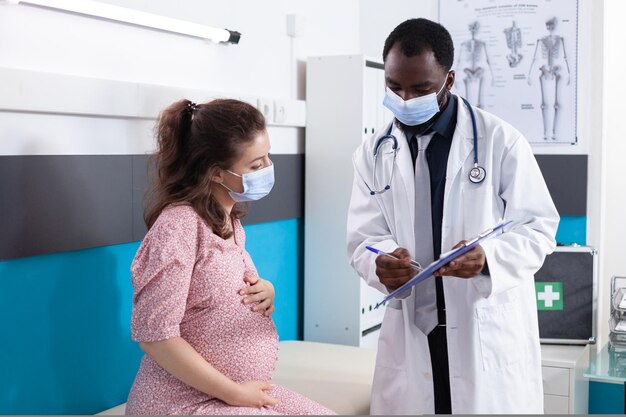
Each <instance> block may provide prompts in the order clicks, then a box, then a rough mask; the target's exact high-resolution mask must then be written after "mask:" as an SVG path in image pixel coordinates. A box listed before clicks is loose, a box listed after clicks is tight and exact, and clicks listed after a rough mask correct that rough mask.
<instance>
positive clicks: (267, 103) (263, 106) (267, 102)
mask: <svg viewBox="0 0 626 417" xmlns="http://www.w3.org/2000/svg"><path fill="white" fill-rule="evenodd" d="M256 108H257V109H259V111H260V112H261V113H262V114H263V116H265V121H266V122H267V123H270V122H272V121H273V119H274V101H273V100H271V99H266V98H259V99H257V104H256Z"/></svg>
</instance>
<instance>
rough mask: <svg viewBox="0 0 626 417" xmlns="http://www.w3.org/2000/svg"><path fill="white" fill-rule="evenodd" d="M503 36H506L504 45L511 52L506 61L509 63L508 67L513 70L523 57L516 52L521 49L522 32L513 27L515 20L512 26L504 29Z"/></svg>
mask: <svg viewBox="0 0 626 417" xmlns="http://www.w3.org/2000/svg"><path fill="white" fill-rule="evenodd" d="M504 35H505V36H506V45H507V46H508V48H509V49H510V50H511V53H510V54H508V55H507V56H506V59H507V61H509V66H510V67H511V68H514V67H516V66H517V64H519V62H520V61H521V60H522V58H523V55H522V54H520V53H519V52H517V50H518V49H520V48H521V47H522V31H521V30H520V29H519V28H518V27H517V26H516V25H515V20H514V21H513V26H511V27H510V28H506V29H504Z"/></svg>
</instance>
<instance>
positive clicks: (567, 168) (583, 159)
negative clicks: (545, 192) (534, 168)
mask: <svg viewBox="0 0 626 417" xmlns="http://www.w3.org/2000/svg"><path fill="white" fill-rule="evenodd" d="M535 158H536V159H537V163H538V164H539V168H541V172H542V173H543V177H544V178H545V180H546V184H547V185H548V189H549V190H550V194H551V195H552V199H553V200H554V204H555V205H556V208H557V210H558V211H559V214H560V215H561V216H586V215H587V155H535Z"/></svg>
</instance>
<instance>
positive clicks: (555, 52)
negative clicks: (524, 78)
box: [528, 17, 570, 141]
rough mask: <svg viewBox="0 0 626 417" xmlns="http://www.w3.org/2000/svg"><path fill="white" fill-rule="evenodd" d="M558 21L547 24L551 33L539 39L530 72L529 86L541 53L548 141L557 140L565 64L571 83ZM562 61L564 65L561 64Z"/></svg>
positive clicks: (544, 118) (544, 131)
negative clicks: (557, 29)
mask: <svg viewBox="0 0 626 417" xmlns="http://www.w3.org/2000/svg"><path fill="white" fill-rule="evenodd" d="M556 22H557V19H556V17H553V18H552V19H550V20H548V21H547V22H546V29H547V30H548V32H549V33H550V34H549V35H548V36H545V37H543V38H541V39H537V45H536V46H535V54H534V56H533V61H532V62H531V63H530V69H529V70H528V85H531V83H532V77H531V74H532V69H533V65H534V63H535V61H536V60H537V52H539V51H541V55H540V56H539V58H538V59H539V60H540V62H539V63H540V64H542V65H541V67H539V71H540V73H539V83H540V85H541V113H542V116H543V139H544V140H545V141H547V140H548V139H549V138H551V139H552V140H556V138H557V133H556V129H557V121H558V116H559V108H560V104H559V84H560V82H561V77H562V72H563V68H562V63H564V64H565V71H566V72H567V85H569V83H570V71H569V64H568V62H567V57H566V55H565V42H564V40H563V37H561V36H559V35H554V34H553V32H554V28H555V27H556ZM561 61H562V63H561Z"/></svg>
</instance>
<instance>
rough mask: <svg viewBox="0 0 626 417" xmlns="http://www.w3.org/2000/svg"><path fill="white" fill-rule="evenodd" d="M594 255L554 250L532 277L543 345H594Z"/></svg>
mask: <svg viewBox="0 0 626 417" xmlns="http://www.w3.org/2000/svg"><path fill="white" fill-rule="evenodd" d="M597 258H598V257H597V251H596V250H595V249H594V248H592V247H589V246H557V248H556V250H555V251H554V253H552V254H551V255H548V256H547V257H546V260H545V262H544V263H543V266H542V267H541V268H540V269H539V271H537V273H536V274H535V301H536V302H537V315H538V317H539V337H540V338H541V342H542V343H556V344H587V343H594V342H595V336H596V329H595V322H596V320H595V315H596V311H597V308H596V307H597V294H596V289H597V275H598V266H597Z"/></svg>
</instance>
